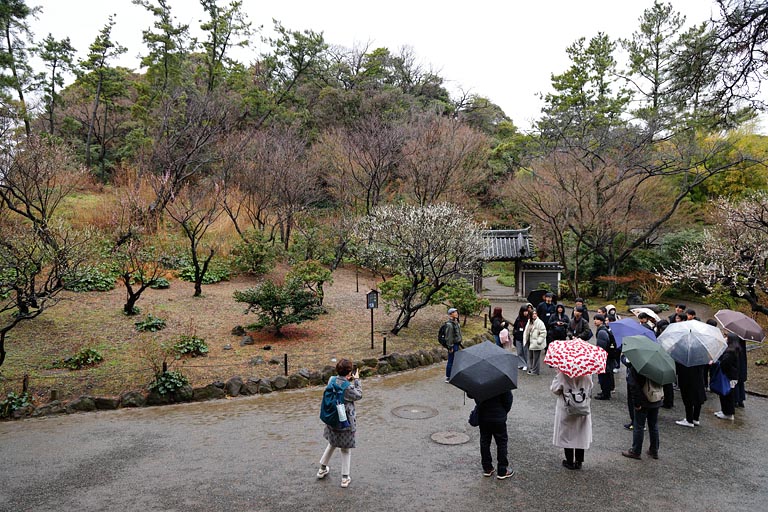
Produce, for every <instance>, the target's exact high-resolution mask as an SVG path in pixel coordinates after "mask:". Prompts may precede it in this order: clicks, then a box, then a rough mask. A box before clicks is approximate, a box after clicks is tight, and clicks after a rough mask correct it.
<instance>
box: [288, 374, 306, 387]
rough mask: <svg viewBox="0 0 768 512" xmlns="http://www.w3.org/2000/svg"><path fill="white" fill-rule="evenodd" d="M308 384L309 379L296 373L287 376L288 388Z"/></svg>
mask: <svg viewBox="0 0 768 512" xmlns="http://www.w3.org/2000/svg"><path fill="white" fill-rule="evenodd" d="M307 386H309V379H308V378H306V377H304V376H303V375H299V374H298V373H294V374H293V375H291V376H290V377H288V389H297V388H305V387H307Z"/></svg>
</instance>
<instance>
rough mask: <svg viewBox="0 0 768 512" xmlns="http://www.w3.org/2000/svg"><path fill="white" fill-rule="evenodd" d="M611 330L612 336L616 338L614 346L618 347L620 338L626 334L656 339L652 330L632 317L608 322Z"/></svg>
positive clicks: (620, 341) (620, 342)
mask: <svg viewBox="0 0 768 512" xmlns="http://www.w3.org/2000/svg"><path fill="white" fill-rule="evenodd" d="M608 327H610V328H611V332H613V337H614V338H616V346H618V347H620V346H621V344H622V340H623V339H624V338H625V337H627V336H638V335H640V336H647V337H648V338H650V339H651V340H653V341H656V334H655V333H654V332H653V330H651V329H649V328H647V327H644V326H643V324H641V323H640V322H638V321H637V320H635V319H634V318H622V319H621V320H616V321H615V322H611V323H609V324H608Z"/></svg>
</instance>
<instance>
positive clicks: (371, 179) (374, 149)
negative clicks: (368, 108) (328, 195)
mask: <svg viewBox="0 0 768 512" xmlns="http://www.w3.org/2000/svg"><path fill="white" fill-rule="evenodd" d="M404 144H405V131H404V129H403V127H402V126H401V125H400V124H399V123H397V122H394V121H390V120H387V119H385V118H384V117H383V115H381V114H371V115H368V116H366V117H364V118H362V119H360V120H359V121H357V122H353V123H351V124H350V126H347V127H342V128H334V129H331V130H329V131H328V132H326V133H325V134H323V135H322V136H321V140H320V142H319V145H320V147H321V148H323V151H324V156H325V158H326V161H327V162H328V164H329V167H330V170H329V172H328V174H327V175H326V181H327V183H328V185H329V187H330V189H331V192H332V194H333V196H334V197H335V198H336V199H337V200H338V201H339V202H341V203H342V204H344V205H348V206H350V207H352V208H353V209H355V210H358V209H359V208H360V207H363V208H364V211H365V213H366V214H369V215H370V213H371V211H372V210H373V209H374V208H375V207H376V206H377V205H378V204H379V203H380V201H381V199H382V195H383V194H384V192H385V191H386V189H387V187H388V186H389V185H390V184H391V180H392V178H393V176H394V173H395V170H396V168H397V166H398V164H399V163H400V160H401V158H402V153H401V150H402V147H403V145H404Z"/></svg>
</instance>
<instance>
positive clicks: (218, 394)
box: [192, 384, 227, 402]
mask: <svg viewBox="0 0 768 512" xmlns="http://www.w3.org/2000/svg"><path fill="white" fill-rule="evenodd" d="M225 396H227V393H226V391H224V390H223V389H222V388H219V387H217V386H216V385H214V384H208V385H207V386H205V387H202V388H193V389H192V400H194V401H196V402H202V401H204V400H213V399H215V398H224V397H225Z"/></svg>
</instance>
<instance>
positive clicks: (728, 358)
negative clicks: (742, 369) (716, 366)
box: [719, 349, 739, 380]
mask: <svg viewBox="0 0 768 512" xmlns="http://www.w3.org/2000/svg"><path fill="white" fill-rule="evenodd" d="M719 361H720V370H722V372H723V373H724V374H725V376H726V377H728V380H738V379H739V352H738V351H736V350H730V349H728V350H726V351H725V352H723V355H721V356H720V359H719Z"/></svg>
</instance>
